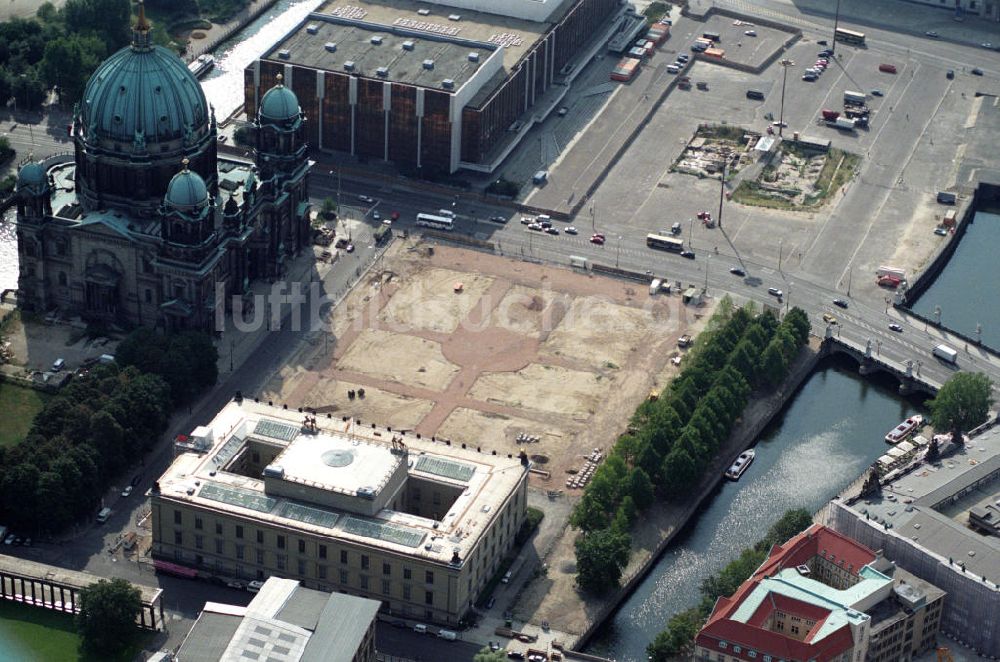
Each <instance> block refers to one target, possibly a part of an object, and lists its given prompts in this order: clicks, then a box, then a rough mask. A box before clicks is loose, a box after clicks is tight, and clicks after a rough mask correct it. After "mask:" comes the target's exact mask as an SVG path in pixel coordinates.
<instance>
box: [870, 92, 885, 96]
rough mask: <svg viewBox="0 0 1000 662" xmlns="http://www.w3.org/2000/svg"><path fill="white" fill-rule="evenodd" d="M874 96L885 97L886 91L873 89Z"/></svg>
mask: <svg viewBox="0 0 1000 662" xmlns="http://www.w3.org/2000/svg"><path fill="white" fill-rule="evenodd" d="M872 96H873V97H884V96H885V92H883V91H882V90H872Z"/></svg>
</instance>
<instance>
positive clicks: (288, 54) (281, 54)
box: [278, 48, 292, 60]
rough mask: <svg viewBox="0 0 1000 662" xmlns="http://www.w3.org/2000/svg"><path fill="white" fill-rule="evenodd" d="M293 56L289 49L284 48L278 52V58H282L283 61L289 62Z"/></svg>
mask: <svg viewBox="0 0 1000 662" xmlns="http://www.w3.org/2000/svg"><path fill="white" fill-rule="evenodd" d="M291 56H292V52H291V51H290V50H288V49H287V48H283V49H281V50H280V51H278V57H280V58H281V59H282V60H287V59H288V58H290V57H291Z"/></svg>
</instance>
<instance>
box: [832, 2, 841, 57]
mask: <svg viewBox="0 0 1000 662" xmlns="http://www.w3.org/2000/svg"><path fill="white" fill-rule="evenodd" d="M838 27H840V0H837V11H836V13H834V15H833V44H831V45H830V52H831V53H833V54H834V55H836V54H837V28H838Z"/></svg>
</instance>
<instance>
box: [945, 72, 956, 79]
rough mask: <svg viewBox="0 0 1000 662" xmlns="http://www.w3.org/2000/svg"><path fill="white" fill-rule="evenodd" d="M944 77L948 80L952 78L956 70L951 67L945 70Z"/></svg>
mask: <svg viewBox="0 0 1000 662" xmlns="http://www.w3.org/2000/svg"><path fill="white" fill-rule="evenodd" d="M944 77H945V78H947V79H948V80H951V79H952V78H954V77H955V70H954V69H949V70H948V71H946V72H944Z"/></svg>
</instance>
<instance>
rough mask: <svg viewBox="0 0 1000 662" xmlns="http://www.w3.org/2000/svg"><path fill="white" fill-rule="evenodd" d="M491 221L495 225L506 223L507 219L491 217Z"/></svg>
mask: <svg viewBox="0 0 1000 662" xmlns="http://www.w3.org/2000/svg"><path fill="white" fill-rule="evenodd" d="M490 220H491V221H493V222H494V223H506V222H507V219H506V218H504V217H503V216H490Z"/></svg>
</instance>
